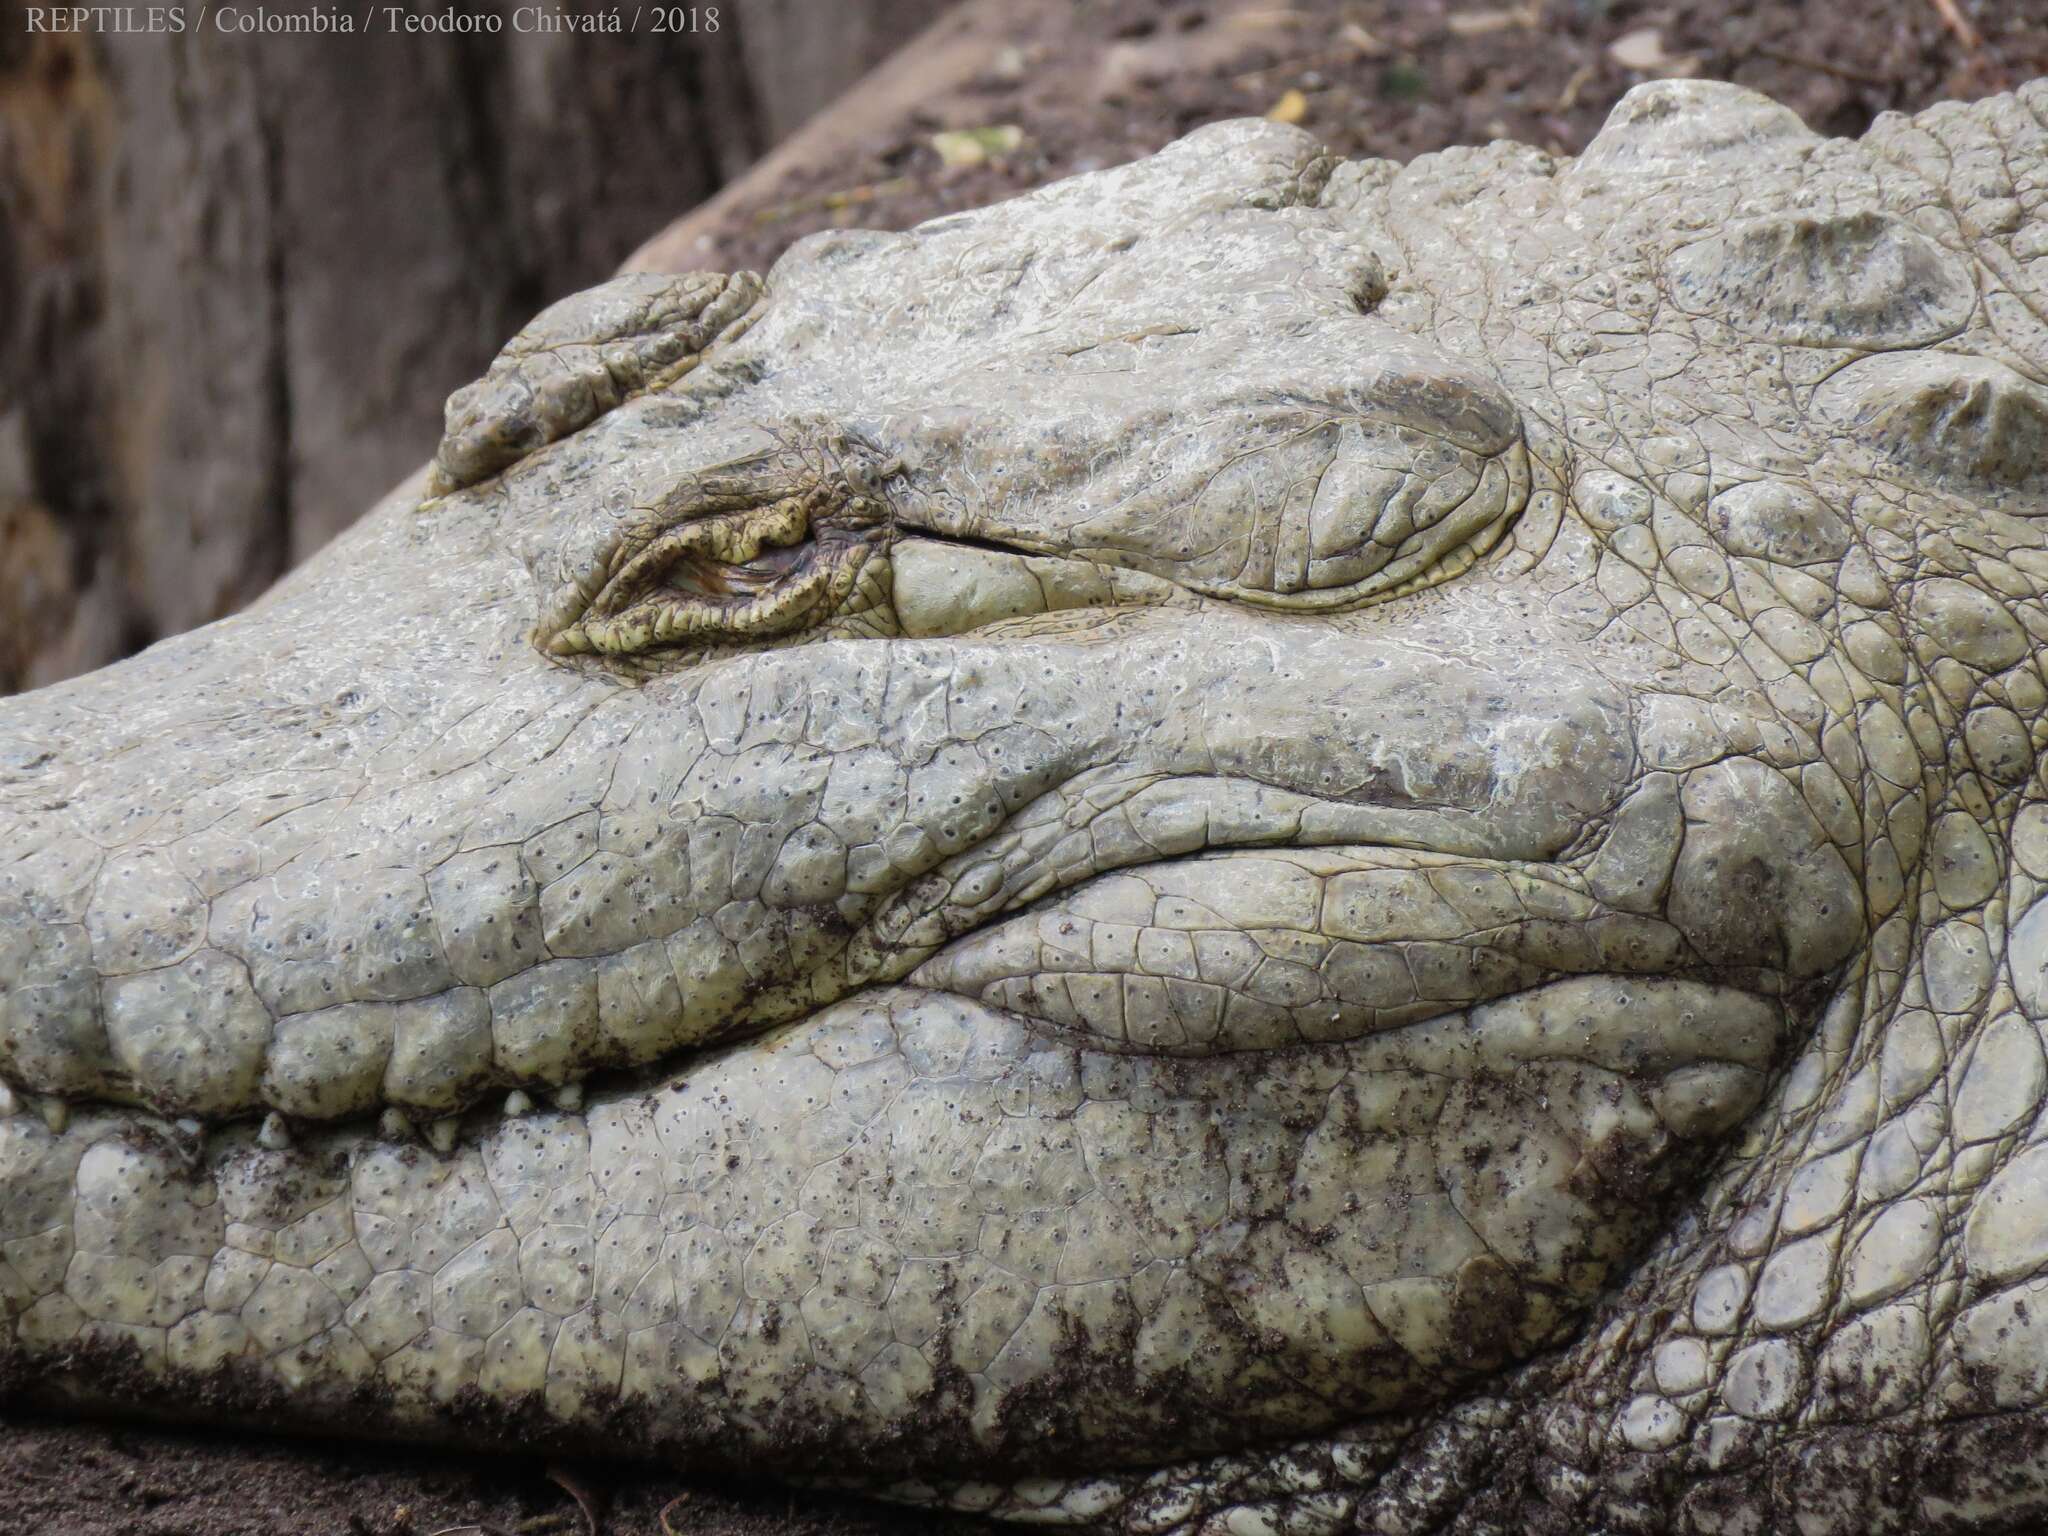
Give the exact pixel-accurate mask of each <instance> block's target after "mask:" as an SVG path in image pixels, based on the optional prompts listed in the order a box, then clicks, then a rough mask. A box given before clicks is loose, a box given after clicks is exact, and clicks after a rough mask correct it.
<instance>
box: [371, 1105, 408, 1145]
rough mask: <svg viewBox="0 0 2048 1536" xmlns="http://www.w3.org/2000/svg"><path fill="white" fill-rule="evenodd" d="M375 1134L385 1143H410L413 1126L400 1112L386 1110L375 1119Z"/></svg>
mask: <svg viewBox="0 0 2048 1536" xmlns="http://www.w3.org/2000/svg"><path fill="white" fill-rule="evenodd" d="M377 1134H378V1135H379V1136H382V1137H383V1138H384V1139H385V1140H386V1141H411V1140H412V1138H413V1134H414V1132H413V1124H412V1121H411V1120H409V1119H408V1118H407V1117H406V1116H405V1114H404V1113H403V1112H402V1111H399V1110H396V1109H387V1110H385V1111H384V1113H383V1114H381V1115H379V1116H378V1117H377Z"/></svg>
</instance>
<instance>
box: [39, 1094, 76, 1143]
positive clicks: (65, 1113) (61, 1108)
mask: <svg viewBox="0 0 2048 1536" xmlns="http://www.w3.org/2000/svg"><path fill="white" fill-rule="evenodd" d="M36 1109H37V1110H38V1111H39V1112H40V1113H41V1114H42V1117H43V1124H45V1125H47V1126H48V1127H49V1128H50V1132H51V1134H52V1135H56V1136H61V1135H63V1134H64V1127H65V1126H67V1125H69V1124H70V1123H71V1106H70V1105H69V1104H67V1103H66V1102H65V1101H64V1100H62V1099H59V1098H42V1099H38V1100H36Z"/></svg>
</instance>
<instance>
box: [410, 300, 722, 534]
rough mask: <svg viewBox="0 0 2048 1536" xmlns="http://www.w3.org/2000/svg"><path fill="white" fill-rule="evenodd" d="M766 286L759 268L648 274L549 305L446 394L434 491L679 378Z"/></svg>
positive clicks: (503, 463)
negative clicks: (479, 373)
mask: <svg viewBox="0 0 2048 1536" xmlns="http://www.w3.org/2000/svg"><path fill="white" fill-rule="evenodd" d="M760 296H761V279H760V277H759V276H758V275H756V274H755V273H752V272H734V273H730V274H728V273H724V272H684V273H681V274H674V273H651V272H639V273H633V274H631V275H629V276H625V277H616V278H613V279H612V280H611V281H610V282H608V283H600V284H599V285H598V286H597V287H595V288H590V289H586V290H585V291H583V292H582V293H578V294H572V295H571V296H570V297H568V298H566V299H563V300H562V301H561V302H559V303H557V304H551V305H549V306H548V307H547V308H546V309H544V310H542V311H541V312H540V313H539V314H538V315H536V316H535V317H534V318H533V319H532V320H530V321H528V322H527V324H526V327H525V329H523V330H521V331H520V333H519V334H518V335H517V336H514V337H513V338H512V339H511V340H510V341H509V342H507V343H506V344H505V348H504V350H503V351H501V352H500V353H499V354H498V356H497V358H496V359H495V360H494V361H493V362H492V364H491V366H490V369H489V371H488V372H486V373H485V374H484V376H483V377H482V378H480V379H477V380H476V381H474V382H473V383H469V384H465V385H463V387H462V388H460V389H458V390H457V391H455V393H454V394H452V395H450V396H449V397H448V410H447V415H446V423H445V426H444V429H443V431H442V435H441V446H440V447H439V449H437V450H436V452H435V454H434V467H433V471H432V473H431V475H430V477H429V479H428V483H427V494H428V495H429V496H445V495H447V494H448V493H449V492H450V491H457V490H461V489H462V488H463V487H465V486H470V485H475V484H476V483H477V482H478V481H480V480H485V479H488V478H489V477H490V476H492V475H495V474H497V473H498V472H499V471H500V470H502V469H505V468H506V467H507V466H509V465H511V464H515V463H517V462H518V461H519V460H520V459H523V458H525V457H526V456H527V455H528V454H530V453H533V452H535V451H536V450H537V449H540V448H544V447H546V446H547V445H548V444H549V443H552V442H554V441H555V440H556V439H558V438H563V437H567V436H568V435H569V434H570V433H572V432H574V431H576V430H578V429H579V428H581V427H584V426H587V425H589V424H590V423H591V422H593V421H595V420H596V419H597V418H598V417H599V416H602V415H603V414H604V413H605V412H606V411H609V410H611V409H613V408H614V407H616V406H618V405H620V404H622V403H624V402H625V401H627V400H630V399H631V398H632V397H633V396H635V395H638V394H642V393H645V392H646V391H648V390H651V389H659V388H661V387H662V386H663V385H666V384H669V383H672V382H673V381H675V380H676V379H679V378H681V377H682V376H683V375H684V374H686V373H688V372H689V371H690V370H691V369H692V368H694V367H695V366H696V365H697V362H698V360H699V359H700V358H701V357H702V356H703V355H704V353H705V351H706V350H707V349H709V347H710V346H711V344H712V343H713V342H715V341H717V340H719V339H720V338H721V337H731V336H737V335H739V334H740V333H741V332H742V331H744V330H745V329H746V327H747V325H748V324H749V323H750V321H751V320H752V317H753V313H754V307H755V305H756V303H757V302H758V301H759V299H760Z"/></svg>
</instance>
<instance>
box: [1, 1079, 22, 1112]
mask: <svg viewBox="0 0 2048 1536" xmlns="http://www.w3.org/2000/svg"><path fill="white" fill-rule="evenodd" d="M20 1111H21V1100H20V1099H19V1098H17V1097H16V1096H15V1092H14V1090H13V1089H12V1088H10V1087H8V1086H7V1084H5V1083H0V1115H12V1114H18V1113H20Z"/></svg>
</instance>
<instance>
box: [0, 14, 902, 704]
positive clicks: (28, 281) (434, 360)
mask: <svg viewBox="0 0 2048 1536" xmlns="http://www.w3.org/2000/svg"><path fill="white" fill-rule="evenodd" d="M296 3H297V0H287V3H286V4H279V3H278V0H271V3H270V4H269V7H268V8H269V10H270V11H271V12H272V13H273V14H277V13H279V12H281V11H283V10H285V9H288V8H290V7H291V5H293V4H296ZM455 3H456V9H457V10H458V11H467V12H469V13H474V12H477V11H482V10H487V9H494V8H495V9H497V10H498V11H499V13H500V14H502V15H504V16H505V17H506V18H507V25H506V26H505V29H504V30H503V31H502V32H501V33H500V34H498V35H496V36H457V37H445V36H417V35H413V36H408V35H404V34H400V35H397V36H393V35H391V34H389V33H388V32H384V31H382V30H377V29H372V30H369V31H367V32H366V33H358V34H357V35H353V36H342V35H335V34H317V35H310V36H298V35H293V36H274V35H273V36H253V37H252V36H238V35H229V34H223V33H221V32H219V31H218V30H216V29H215V27H214V26H213V25H212V23H210V22H209V24H208V26H207V27H206V29H205V30H203V31H191V32H186V33H183V34H164V35H91V34H87V35H82V36H81V35H75V34H74V35H47V34H45V35H29V34H27V33H26V32H25V30H24V29H23V28H22V27H21V26H19V25H10V26H8V27H6V28H4V29H0V34H4V35H0V691H4V690H5V689H7V688H11V687H20V686H33V685H35V684H38V683H41V682H46V681H49V680H52V679H54V678H56V677H61V676H64V675H66V674H68V673H71V672H75V671H79V670H82V669H84V668H88V667H92V666H97V665H100V664H101V663H103V662H105V661H108V660H110V659H112V658H114V657H116V656H119V655H122V654H125V653H127V652H128V651H130V650H133V649H135V648H136V647H137V646H139V645H141V644H145V643H147V642H148V641H150V640H152V639H155V638H156V637H158V636H160V635H165V634H171V633H175V632H177V631H179V630H181V629H185V628H188V627H190V626H192V625H194V624H198V623H202V622H204V621H206V620H208V619H212V618H215V617H218V616H219V615H221V614H224V613H228V612H231V611H233V610H234V609H235V608H236V607H238V606H240V605H241V604H243V603H245V602H247V601H248V600H249V599H250V598H252V597H253V596H255V595H256V594H257V593H258V592H260V591H261V590H262V589H263V587H264V586H266V585H267V584H268V583H269V582H270V581H271V580H272V579H273V578H274V577H275V576H277V575H278V574H279V572H281V571H282V570H284V569H285V568H286V566H288V565H289V564H291V563H293V562H295V561H297V560H299V559H302V558H303V557H304V556H305V555H306V554H308V553H310V552H311V551H312V550H314V549H316V548H318V547H319V546H320V545H321V544H323V543H325V542H326V540H327V539H328V538H330V537H331V536H332V535H333V534H334V533H336V532H337V531H339V530H340V529H341V528H343V527H345V526H346V525H347V524H348V522H349V521H350V520H351V519H353V518H354V517H355V516H356V514H357V513H359V512H360V511H361V510H362V509H363V507H364V506H365V505H367V504H368V502H369V501H370V500H371V498H373V497H374V496H376V495H377V494H378V493H380V492H381V491H383V490H385V489H386V488H388V487H389V486H390V485H391V484H392V483H393V482H394V481H396V480H397V479H399V478H400V477H401V476H402V475H404V474H405V473H406V472H408V471H409V470H411V469H412V468H413V467H415V466H416V465H417V464H418V463H419V462H421V461H422V460H423V459H424V458H425V457H426V455H427V454H428V453H429V452H431V450H432V446H433V442H434V439H435V436H436V435H437V432H438V428H439V419H440V406H441V401H442V399H443V398H444V397H445V396H446V395H447V393H448V391H449V390H450V389H452V388H454V387H455V386H456V385H458V384H460V383H461V382H463V381H464V380H465V379H467V378H469V377H471V376H473V375H474V374H475V373H477V372H478V371H480V370H481V368H482V367H483V365H484V364H485V363H486V362H487V361H488V360H489V358H490V356H491V355H492V353H493V352H494V351H495V350H496V348H497V346H498V345H499V343H500V342H502V341H503V340H504V339H505V338H506V337H507V336H509V335H510V334H511V333H512V332H513V331H514V330H515V329H517V328H518V326H519V325H520V324H522V323H523V322H524V321H525V320H526V319H527V318H528V317H529V316H530V315H531V314H533V312H534V311H536V310H537V309H539V308H540V307H541V306H542V305H544V304H546V303H547V302H549V301H550V300H552V299H554V298H556V297H559V296H560V295H561V294H563V293H566V292H570V291H573V290H574V289H576V288H578V287H581V286H584V285H586V284H588V283H590V282H593V281H596V280H598V279H600V278H602V277H603V276H605V275H606V274H607V273H608V272H609V271H610V270H611V269H612V268H613V267H615V266H616V265H617V264H618V262H619V261H620V260H621V259H622V258H623V257H624V256H625V255H626V254H627V253H628V252H629V251H631V250H632V249H633V248H634V246H635V245H636V244H638V243H639V242H640V241H641V240H644V239H645V238H646V237H647V236H648V235H649V234H651V233H652V232H653V231H654V230H655V229H657V228H659V227H660V226H661V224H662V223H663V222H664V221H666V220H667V219H669V218H671V217H673V216H674V215H675V214H677V213H679V212H681V211H682V210H684V209H687V208H688V207H690V206H691V205H692V204H694V203H696V202H698V201H699V200H701V199H702V198H704V197H706V196H708V195H709V194H710V193H711V192H713V191H715V190H716V189H717V188H718V187H719V186H720V185H721V184H722V183H723V182H724V181H726V180H727V179H728V178H729V177H731V176H732V175H733V174H734V173H736V172H737V171H738V170H739V169H741V168H742V167H744V166H745V165H746V164H747V163H748V162H749V161H751V160H752V159H753V158H754V157H755V156H757V155H758V154H760V153H761V152H762V151H763V150H764V149H766V148H767V147H769V145H770V144H771V143H772V142H773V141H774V139H775V138H776V137H778V136H780V135H781V134H782V133H784V132H786V131H787V130H788V129H789V128H790V127H792V126H794V124H795V123H796V122H798V121H800V120H801V119H802V117H803V116H805V115H808V113H809V112H810V111H811V110H813V109H815V108H816V107H818V106H820V105H822V104H823V103H824V102H825V101H827V100H829V99H830V98H831V97H832V96H834V95H836V94H837V93H838V92H839V91H840V90H842V89H843V88H844V87H846V86H847V85H849V84H850V83H851V82H852V81H853V80H854V79H855V78H856V77H857V76H858V75H859V74H860V73H861V72H862V71H863V70H864V69H866V68H867V67H868V66H869V65H871V64H872V63H874V62H875V61H876V60H877V59H878V58H879V57H880V56H881V55H882V54H883V53H884V52H886V50H887V48H888V47H889V46H891V45H893V44H894V43H896V42H900V41H901V40H902V39H903V37H905V36H907V35H908V34H909V33H910V32H912V31H914V30H915V28H916V27H918V26H920V25H922V24H923V23H924V22H925V21H927V20H929V19H930V17H931V16H932V15H934V14H936V12H937V11H939V10H940V9H941V8H942V0H830V3H827V4H801V3H793V0H780V3H778V0H767V3H759V4H756V5H748V4H746V3H741V4H733V3H730V0H728V3H726V4H724V5H722V6H720V7H719V8H718V19H719V26H718V28H717V30H716V31H708V30H707V31H700V32H698V33H695V34H681V35H678V34H667V35H654V34H651V33H649V32H647V31H645V30H643V31H642V32H641V33H639V34H638V35H634V34H630V33H628V34H624V35H619V36H607V35H599V36H587V35H575V34H564V33H520V32H515V31H514V30H513V28H512V27H511V25H510V17H511V12H512V9H513V4H514V0H455ZM560 3H561V9H564V10H602V9H606V8H608V6H606V5H603V4H600V3H598V0H560ZM328 8H329V9H333V7H332V6H329V7H328ZM438 8H439V7H438V5H436V6H431V7H430V6H427V5H420V6H417V7H415V9H418V10H422V11H424V10H429V9H438ZM345 9H348V10H350V11H352V12H354V13H355V14H356V15H357V16H358V17H363V16H365V15H367V14H368V13H370V12H371V11H372V10H373V9H375V7H373V6H372V5H371V4H370V3H368V0H352V3H350V4H348V5H347V6H346V7H345ZM379 14H380V15H381V11H380V12H379ZM625 14H626V15H627V16H630V15H631V11H630V9H629V10H627V11H626V12H625ZM700 14H702V7H700ZM195 15H196V10H195V8H193V7H189V6H188V7H187V16H188V18H189V17H193V16H195Z"/></svg>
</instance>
